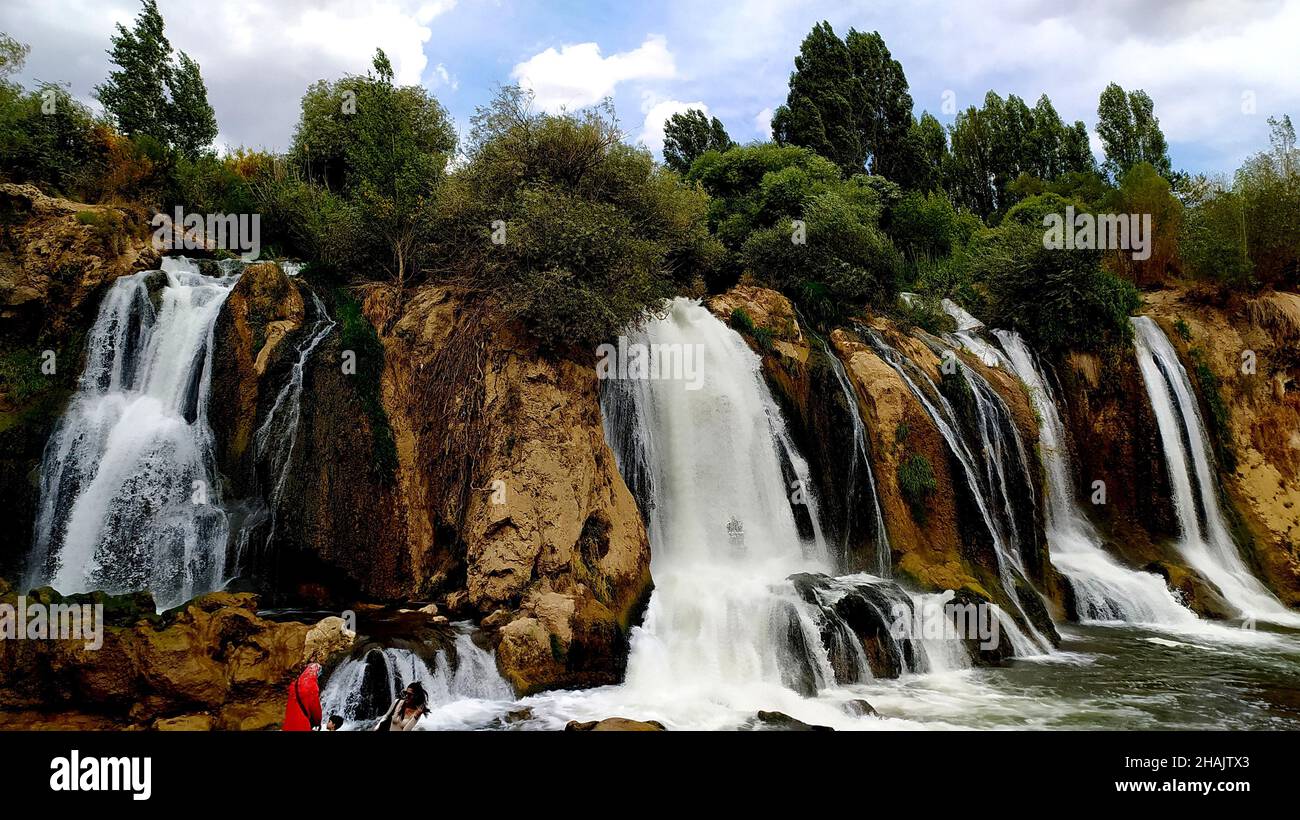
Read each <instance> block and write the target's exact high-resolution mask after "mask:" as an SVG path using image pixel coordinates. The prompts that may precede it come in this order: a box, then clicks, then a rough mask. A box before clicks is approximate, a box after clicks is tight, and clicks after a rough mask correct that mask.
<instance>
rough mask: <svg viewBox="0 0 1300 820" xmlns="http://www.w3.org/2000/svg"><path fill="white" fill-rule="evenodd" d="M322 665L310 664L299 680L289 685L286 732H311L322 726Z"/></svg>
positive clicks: (285, 717) (284, 725) (285, 719)
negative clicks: (320, 678) (320, 681)
mask: <svg viewBox="0 0 1300 820" xmlns="http://www.w3.org/2000/svg"><path fill="white" fill-rule="evenodd" d="M319 677H320V664H319V663H309V664H307V668H306V669H304V670H302V674H301V675H299V676H298V679H297V680H295V681H294V682H293V683H291V684H289V702H288V703H286V704H285V706H284V724H283V725H282V726H281V728H282V729H283V730H284V731H286V732H310V731H311V730H313V729H316V728H317V727H319V726H320V685H319V684H318V683H317V678H319Z"/></svg>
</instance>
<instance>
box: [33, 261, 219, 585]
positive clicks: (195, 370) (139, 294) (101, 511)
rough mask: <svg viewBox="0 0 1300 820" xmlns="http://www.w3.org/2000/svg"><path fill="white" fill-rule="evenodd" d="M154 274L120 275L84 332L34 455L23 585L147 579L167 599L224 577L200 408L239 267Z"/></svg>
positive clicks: (185, 267)
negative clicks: (70, 377) (220, 274)
mask: <svg viewBox="0 0 1300 820" xmlns="http://www.w3.org/2000/svg"><path fill="white" fill-rule="evenodd" d="M162 271H163V273H162V274H159V273H157V272H143V273H138V274H135V275H132V276H127V277H123V278H121V279H118V280H117V281H116V282H115V283H114V284H113V287H112V289H111V290H110V291H109V293H108V295H107V296H106V297H105V298H104V302H103V304H102V305H101V307H100V311H99V316H98V318H97V319H96V321H95V324H94V326H93V327H92V328H91V331H90V335H89V338H88V342H87V348H88V349H87V354H86V369H85V372H84V374H83V375H82V377H81V382H80V386H79V388H78V391H77V394H76V395H75V396H74V397H73V399H72V402H71V404H70V406H69V407H68V410H67V411H66V412H65V413H64V416H63V418H62V419H61V420H60V422H59V425H58V427H57V429H56V430H55V432H54V434H53V435H52V436H51V438H50V441H49V443H48V444H47V445H46V448H45V454H44V459H43V461H42V464H41V499H40V504H39V508H38V514H37V523H36V532H35V538H34V541H33V552H32V557H31V563H30V573H31V576H32V581H33V583H50V584H51V585H53V586H54V587H55V588H56V589H58V590H59V591H60V592H64V593H70V592H82V591H86V590H89V589H103V590H106V591H109V592H125V591H129V590H136V589H149V590H151V591H152V592H153V593H154V597H155V600H156V601H157V603H158V605H159V606H160V607H167V606H170V605H173V604H176V603H180V602H181V601H184V600H186V599H188V598H189V597H191V596H193V595H194V594H197V593H200V592H204V591H207V590H210V589H214V588H216V587H217V586H219V584H220V583H221V582H222V580H223V577H222V576H223V572H224V568H225V567H224V565H225V550H226V540H227V529H228V525H227V521H226V515H225V513H224V512H223V510H222V509H221V505H220V489H219V486H218V483H217V481H216V480H215V469H214V462H213V440H212V431H211V429H210V428H209V427H208V422H207V405H208V389H209V379H210V376H211V371H212V352H213V351H212V348H213V335H212V331H213V324H214V323H215V321H216V318H217V315H218V313H219V312H220V310H221V305H222V303H223V302H224V301H225V299H226V297H227V296H228V295H229V293H230V289H231V288H232V287H233V286H234V284H235V282H236V281H237V280H238V277H224V278H211V277H207V276H203V275H201V274H200V273H199V272H198V270H197V268H196V267H195V266H194V264H193V263H192V262H190V261H189V260H185V259H178V258H167V259H164V260H163V263H162ZM157 276H165V277H166V284H165V286H164V287H163V288H162V290H161V294H160V305H159V307H158V308H157V309H156V310H155V308H154V305H153V303H152V302H151V301H150V295H149V282H150V281H151V279H152V278H153V277H157Z"/></svg>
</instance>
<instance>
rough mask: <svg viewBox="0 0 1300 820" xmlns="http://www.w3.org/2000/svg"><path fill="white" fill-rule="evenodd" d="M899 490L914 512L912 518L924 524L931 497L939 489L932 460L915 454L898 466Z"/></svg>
mask: <svg viewBox="0 0 1300 820" xmlns="http://www.w3.org/2000/svg"><path fill="white" fill-rule="evenodd" d="M898 489H899V490H900V491H901V492H902V494H903V500H904V501H906V502H907V506H908V507H909V508H910V509H911V511H912V517H913V518H915V519H916V520H917V521H921V522H924V521H925V517H926V515H927V514H928V512H929V507H928V505H929V501H930V497H931V496H932V495H934V492H935V490H937V489H938V484H937V483H936V481H935V478H934V468H933V467H932V466H931V465H930V459H928V458H926V457H925V456H924V455H922V454H920V453H913V454H912V455H911V456H910V457H908V458H907V459H905V460H903V461H901V462H899V464H898Z"/></svg>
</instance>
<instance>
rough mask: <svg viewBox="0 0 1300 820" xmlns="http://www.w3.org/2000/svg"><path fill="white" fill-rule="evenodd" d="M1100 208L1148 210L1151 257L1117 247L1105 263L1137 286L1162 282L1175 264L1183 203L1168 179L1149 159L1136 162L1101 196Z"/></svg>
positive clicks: (1126, 211)
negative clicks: (1116, 185) (1140, 257)
mask: <svg viewBox="0 0 1300 820" xmlns="http://www.w3.org/2000/svg"><path fill="white" fill-rule="evenodd" d="M1101 211H1102V212H1104V213H1111V214H1140V215H1146V214H1150V216H1151V236H1150V237H1149V240H1150V253H1151V255H1150V257H1149V258H1147V259H1134V258H1133V256H1132V253H1130V252H1129V251H1124V250H1120V251H1114V252H1112V253H1110V254H1108V256H1107V264H1108V265H1109V266H1110V267H1111V269H1112V270H1114V271H1115V272H1116V273H1118V274H1120V275H1121V276H1123V277H1125V278H1126V279H1130V280H1132V281H1133V282H1135V283H1137V284H1138V285H1139V286H1151V285H1160V284H1163V283H1164V281H1165V280H1166V278H1167V277H1168V275H1169V274H1170V273H1172V272H1174V271H1175V270H1176V268H1177V267H1178V264H1179V261H1178V244H1179V236H1180V234H1181V233H1182V228H1183V204H1182V203H1181V202H1180V201H1179V200H1178V199H1177V198H1176V197H1175V196H1174V195H1173V187H1172V186H1171V185H1170V183H1169V182H1168V180H1166V179H1165V178H1164V177H1162V176H1160V174H1159V173H1158V172H1157V171H1156V169H1155V167H1154V166H1152V165H1151V164H1150V163H1149V162H1139V163H1137V164H1135V165H1133V166H1132V167H1130V168H1129V169H1128V171H1126V172H1125V173H1124V175H1123V176H1122V178H1121V179H1120V184H1119V187H1118V188H1116V189H1114V190H1112V191H1111V192H1110V193H1109V194H1108V195H1107V196H1106V197H1104V198H1103V201H1102V204H1101Z"/></svg>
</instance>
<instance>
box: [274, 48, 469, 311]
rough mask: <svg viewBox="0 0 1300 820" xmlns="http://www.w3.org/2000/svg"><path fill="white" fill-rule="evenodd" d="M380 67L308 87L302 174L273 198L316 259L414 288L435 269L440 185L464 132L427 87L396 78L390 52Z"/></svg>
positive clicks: (295, 149) (289, 177) (282, 183)
mask: <svg viewBox="0 0 1300 820" xmlns="http://www.w3.org/2000/svg"><path fill="white" fill-rule="evenodd" d="M373 67H374V73H373V74H368V75H366V76H356V75H352V76H347V77H344V78H342V79H340V80H338V81H336V82H333V83H327V82H324V81H321V82H318V83H316V84H315V85H313V86H311V87H310V88H309V89H308V90H307V93H306V94H305V95H304V96H303V100H302V114H301V117H300V119H299V121H298V127H297V130H296V131H295V132H294V138H293V146H292V148H291V150H290V164H291V170H292V173H286V174H284V175H282V176H281V177H280V178H279V179H275V180H273V182H272V183H271V184H268V185H267V186H266V190H265V192H264V196H265V198H266V199H268V200H270V201H271V202H273V203H274V206H275V207H277V208H278V209H279V210H280V211H281V212H283V213H284V214H285V215H286V218H287V219H286V222H287V224H288V225H289V226H290V227H289V228H288V229H287V230H288V232H289V233H291V234H293V235H295V236H297V237H300V241H301V242H302V244H303V245H305V246H306V247H308V248H309V249H310V250H311V251H312V252H314V253H316V254H319V256H318V257H316V258H319V259H321V260H322V261H327V262H329V263H330V264H332V265H334V266H336V267H339V268H342V269H346V270H351V271H355V272H358V273H365V274H366V275H367V276H368V277H369V278H372V279H377V278H381V277H382V278H387V279H389V280H390V281H392V282H394V283H395V284H397V285H398V286H399V287H404V286H406V285H408V284H411V283H413V282H416V281H418V280H419V279H420V278H422V277H424V276H426V275H427V274H428V273H429V270H428V262H429V258H430V253H431V250H432V249H431V247H430V245H431V243H432V241H433V239H434V235H433V233H432V227H433V222H434V219H435V207H436V202H437V189H438V185H439V184H440V183H441V181H442V179H443V175H444V172H445V170H446V165H447V161H448V159H449V158H450V156H451V154H452V152H453V151H454V149H455V147H456V134H455V129H454V127H453V126H452V123H451V119H450V117H449V116H448V115H447V112H446V110H445V109H444V108H443V107H442V105H441V104H440V103H439V102H438V101H437V100H436V99H435V98H434V97H433V96H432V95H430V94H429V93H428V92H427V91H426V90H425V89H424V88H422V87H420V86H394V85H393V72H392V65H391V63H390V62H389V61H388V57H387V56H386V55H385V54H384V53H383V51H376V53H375V58H374V61H373Z"/></svg>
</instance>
